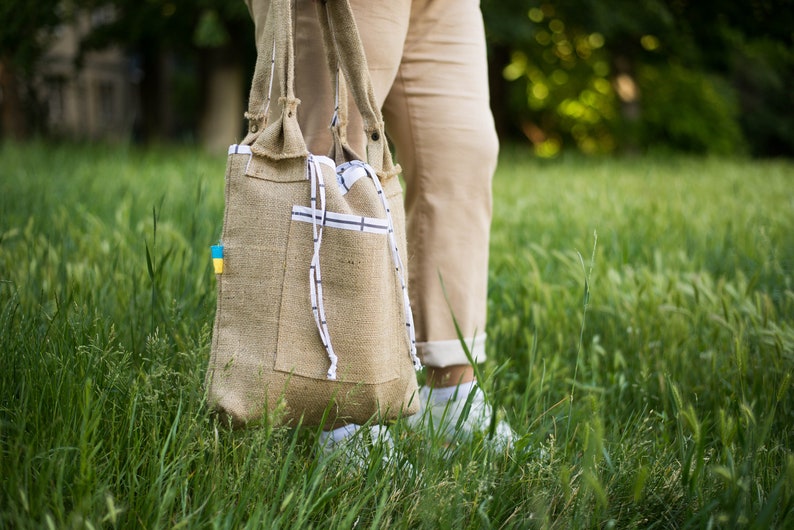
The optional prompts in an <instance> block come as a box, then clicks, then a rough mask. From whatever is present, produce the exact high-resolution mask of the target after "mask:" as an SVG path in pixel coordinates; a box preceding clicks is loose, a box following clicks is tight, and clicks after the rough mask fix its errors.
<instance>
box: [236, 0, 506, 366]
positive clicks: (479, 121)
mask: <svg viewBox="0 0 794 530" xmlns="http://www.w3.org/2000/svg"><path fill="white" fill-rule="evenodd" d="M330 1H334V0H330ZM246 2H247V3H248V5H249V9H250V10H251V13H252V16H253V18H254V21H255V23H256V29H257V37H258V36H259V32H260V31H262V29H263V28H264V20H265V18H266V15H267V9H268V3H269V0H246ZM293 5H294V13H295V94H296V96H297V97H298V98H300V99H301V106H300V107H299V110H298V113H299V114H298V117H299V122H300V125H301V128H302V130H303V133H304V136H305V137H306V140H307V142H308V147H309V149H310V150H311V151H312V152H314V153H320V154H325V153H326V152H327V151H328V149H329V147H330V143H331V135H330V132H329V124H330V121H331V117H332V115H333V108H334V101H333V100H334V91H333V85H332V83H331V79H330V77H331V76H330V74H329V71H328V67H327V66H326V61H325V54H324V51H323V49H322V48H323V46H322V37H321V33H320V27H319V24H318V22H317V18H316V11H315V6H314V1H312V0H294V1H293ZM351 5H352V8H353V12H354V16H355V18H356V23H357V25H358V27H359V31H360V33H361V39H362V41H363V44H364V50H365V54H366V57H367V63H368V66H369V70H370V75H371V77H372V82H373V87H374V91H375V95H376V97H377V99H378V103H379V104H380V105H381V108H382V110H383V116H384V121H385V123H386V131H387V134H388V136H389V139H390V140H391V142H392V143H393V145H394V148H395V157H396V160H397V162H398V163H399V164H400V165H401V166H402V168H403V178H404V179H405V185H406V187H405V192H406V193H405V210H406V227H407V235H408V254H409V256H408V260H407V262H408V271H409V291H410V297H411V303H412V306H413V310H414V319H415V323H416V331H417V340H418V341H419V344H418V347H419V353H420V355H421V357H422V360H423V362H424V363H425V364H427V365H428V366H432V367H439V368H443V367H446V366H452V365H462V364H468V360H467V358H466V356H465V354H464V350H463V348H462V346H461V345H460V342H459V341H458V339H457V333H456V330H455V326H454V323H453V319H452V315H453V314H454V316H455V319H457V322H458V325H459V326H460V328H461V331H462V333H463V336H464V337H465V339H466V342H467V344H468V345H469V347H470V348H471V352H472V354H473V355H474V357H475V359H476V360H477V361H478V362H482V361H483V360H484V359H485V317H486V302H487V279H488V242H489V232H490V224H491V179H492V176H493V172H494V169H495V166H496V157H497V152H498V148H499V146H498V140H497V137H496V132H495V129H494V124H493V117H492V115H491V111H490V106H489V93H488V78H487V63H486V51H485V35H484V30H483V23H482V14H481V13H480V6H479V1H478V0H388V1H385V0H351ZM275 86H278V84H276V85H275ZM272 107H275V105H273V106H272ZM272 107H271V112H273V111H274V110H275V111H276V112H279V109H277V108H276V109H273V108H272ZM349 107H350V109H351V112H350V114H351V115H350V124H349V126H348V131H349V132H348V136H349V138H350V140H351V142H350V143H351V146H352V147H353V148H354V149H355V150H356V152H358V153H363V152H364V151H365V150H364V149H363V145H364V136H363V127H362V124H361V118H360V116H358V115H357V113H356V112H355V107H354V106H353V104H352V101H351V103H350V105H349ZM356 131H357V132H356ZM442 284H443V287H442ZM445 293H446V294H445Z"/></svg>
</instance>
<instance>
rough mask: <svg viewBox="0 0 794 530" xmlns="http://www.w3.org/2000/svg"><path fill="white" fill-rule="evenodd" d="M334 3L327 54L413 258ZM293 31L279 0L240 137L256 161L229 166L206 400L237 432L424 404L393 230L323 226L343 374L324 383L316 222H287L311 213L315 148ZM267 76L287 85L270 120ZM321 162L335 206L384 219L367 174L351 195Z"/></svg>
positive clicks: (385, 156)
mask: <svg viewBox="0 0 794 530" xmlns="http://www.w3.org/2000/svg"><path fill="white" fill-rule="evenodd" d="M329 6H333V7H329V8H326V7H322V8H320V10H319V13H320V16H323V17H327V18H328V20H330V24H329V23H328V22H326V24H327V25H326V27H325V30H326V31H325V32H324V40H325V42H326V45H327V46H328V47H329V58H330V57H334V58H337V60H338V61H339V66H340V69H341V70H342V71H343V73H344V75H345V78H346V79H347V83H348V85H349V86H350V90H351V93H352V94H354V97H355V101H356V104H357V106H358V107H359V110H360V111H361V112H362V114H364V115H366V118H365V123H366V124H367V129H368V134H369V135H370V136H371V138H370V143H369V145H368V146H367V153H368V158H369V160H368V162H369V163H370V164H371V165H372V167H373V168H374V169H375V170H376V171H377V173H378V175H379V176H380V177H381V183H382V186H383V190H384V192H385V195H386V197H387V199H388V202H389V204H390V209H391V217H392V222H393V226H394V231H395V234H396V236H397V238H396V240H397V247H398V249H399V253H400V255H401V256H406V245H405V228H404V227H405V219H404V212H403V205H402V204H403V203H402V191H401V188H400V184H399V181H398V179H397V178H396V177H395V175H396V172H397V169H396V168H395V167H394V165H393V163H392V162H391V156H390V154H389V151H388V146H387V144H386V139H385V135H384V134H383V123H382V119H381V117H380V113H379V111H378V110H377V108H373V105H372V101H374V99H371V100H370V99H368V98H369V97H370V96H371V87H370V86H369V85H368V77H367V76H366V72H367V70H366V62H365V61H364V60H363V52H362V51H361V49H360V47H361V45H360V41H358V33H357V30H356V28H355V27H354V26H353V27H352V28H351V26H350V21H352V17H349V18H347V17H348V16H349V14H350V13H349V5H347V2H346V1H345V2H337V1H334V2H330V3H329ZM339 6H341V7H339ZM326 9H327V11H326ZM334 10H336V11H337V12H334ZM337 20H338V21H344V30H343V31H344V32H345V34H346V37H345V38H342V39H339V40H340V41H341V42H336V40H335V39H331V38H330V34H331V32H332V31H333V32H334V33H337V32H338V31H339V28H340V27H341V22H340V25H337V24H336V23H335V21H337ZM291 28H292V24H291V22H290V7H289V0H274V1H273V2H272V3H271V7H270V12H269V15H268V23H267V27H266V30H265V31H264V33H263V37H262V39H261V41H260V42H259V43H258V53H259V60H258V61H257V67H256V72H255V74H254V81H253V83H252V89H251V98H250V102H249V112H248V116H249V134H248V136H247V137H246V139H245V140H244V141H243V142H242V145H245V146H249V147H250V154H249V153H247V152H243V153H234V152H231V151H230V154H229V158H228V161H227V168H226V189H225V200H226V203H225V212H224V219H223V231H222V236H221V242H222V245H223V260H224V265H223V272H222V273H221V274H218V275H217V276H216V279H217V293H218V301H217V310H216V316H215V325H214V330H213V340H212V350H211V355H210V361H209V366H208V370H207V377H206V384H207V387H208V397H209V402H210V405H211V406H212V407H213V408H214V409H215V410H217V411H218V412H220V413H221V414H223V415H225V416H227V417H229V418H230V419H231V421H232V422H233V423H234V424H235V425H244V424H250V423H252V422H258V421H260V420H262V419H264V418H265V417H266V416H267V415H269V419H270V420H276V421H279V422H288V423H293V424H295V423H297V422H299V421H300V422H301V423H302V424H303V425H318V424H324V425H328V426H330V425H332V424H335V423H340V422H353V423H365V422H367V421H369V420H371V419H373V417H374V418H375V419H376V421H388V420H392V419H394V418H396V417H397V416H398V415H409V414H412V413H414V412H416V410H417V409H418V401H417V399H416V397H415V393H416V389H417V386H416V376H415V372H414V364H413V363H412V359H411V355H410V351H411V350H410V348H411V344H410V342H411V341H410V338H409V336H408V334H407V333H406V318H405V304H404V301H403V294H402V288H401V283H400V279H399V276H398V274H397V273H396V271H395V264H394V261H393V254H392V251H391V246H390V240H389V237H388V236H387V235H386V234H382V233H364V232H359V231H353V230H345V229H338V228H331V227H326V228H325V229H324V231H323V236H322V245H321V247H320V264H321V266H322V293H323V296H322V299H323V302H324V306H325V316H326V320H327V324H328V330H329V332H330V337H331V340H332V343H333V349H334V351H335V352H336V355H337V356H338V365H337V374H336V379H335V380H329V379H328V377H327V372H328V369H329V356H328V354H327V351H326V349H325V348H324V346H323V343H322V341H321V338H320V334H319V333H318V328H317V325H316V323H315V318H314V316H313V312H312V302H311V298H310V284H311V282H310V276H309V268H310V264H311V261H312V255H313V252H314V248H315V247H314V239H313V226H312V223H310V222H300V221H296V220H293V219H292V216H291V212H292V210H293V207H294V206H304V207H310V206H311V204H310V197H311V183H310V181H309V180H307V167H308V165H309V163H308V158H309V154H308V153H307V151H306V146H305V142H304V140H303V137H302V135H301V132H300V128H299V126H298V122H297V111H298V105H299V100H298V99H297V98H296V97H295V94H294V93H293V87H292V34H291V31H292V29H291ZM350 35H352V36H353V37H350ZM351 46H352V47H353V48H355V49H354V50H352V51H351V50H349V48H350V47H351ZM335 49H336V50H338V52H337V54H334V51H333V50H335ZM271 64H274V65H275V66H274V67H273V69H271ZM331 67H332V68H335V67H336V65H335V64H332V65H331ZM272 71H275V72H276V73H277V74H276V77H277V78H280V80H281V82H280V83H278V85H280V86H275V87H274V91H278V93H277V95H278V98H277V99H276V98H274V99H273V101H272V104H277V105H280V107H281V113H280V118H279V119H276V120H272V122H271V123H267V122H266V118H265V114H266V112H263V110H262V109H263V108H265V107H266V106H267V105H268V103H267V100H268V98H269V93H268V86H269V84H270V79H271V72H272ZM359 85H362V86H359ZM335 137H336V149H335V152H334V153H332V155H336V158H337V159H339V158H341V157H343V156H345V155H347V156H349V155H350V150H349V149H348V148H347V146H346V144H345V142H344V131H335ZM320 166H321V167H322V171H323V178H322V180H323V181H324V182H325V184H326V185H325V193H326V201H327V202H326V207H327V211H328V212H335V213H341V214H349V215H356V216H366V217H371V218H378V219H383V218H384V217H385V216H386V212H385V211H384V207H383V205H382V201H381V199H380V197H379V196H378V192H377V190H376V186H375V185H374V183H373V180H372V179H370V178H361V179H359V180H358V181H356V183H355V184H354V185H353V186H352V187H351V189H350V191H349V192H347V193H346V194H343V192H342V191H341V190H340V188H339V187H338V186H337V185H336V182H337V180H336V173H335V171H334V169H333V168H332V167H330V166H328V165H325V164H321V165H320Z"/></svg>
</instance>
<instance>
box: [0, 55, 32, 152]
mask: <svg viewBox="0 0 794 530" xmlns="http://www.w3.org/2000/svg"><path fill="white" fill-rule="evenodd" d="M19 88H20V86H19V78H18V77H17V75H16V72H15V70H14V67H13V65H12V63H11V60H10V59H9V58H8V57H6V56H3V57H0V137H2V138H12V139H15V140H22V139H24V138H27V137H28V135H29V134H30V127H29V125H28V123H27V120H26V119H25V112H24V110H23V101H22V98H21V97H20V90H19Z"/></svg>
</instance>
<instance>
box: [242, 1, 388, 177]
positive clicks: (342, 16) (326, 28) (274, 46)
mask: <svg viewBox="0 0 794 530" xmlns="http://www.w3.org/2000/svg"><path fill="white" fill-rule="evenodd" d="M317 13H318V18H319V20H320V27H321V29H322V34H323V44H324V47H325V50H326V57H327V63H328V66H329V68H330V69H331V71H332V79H333V76H334V75H335V73H336V71H337V68H339V69H341V71H342V73H343V74H344V77H345V80H346V81H347V87H348V89H349V90H350V93H351V94H352V96H353V101H354V102H355V104H356V107H357V108H358V110H359V112H360V113H361V116H362V118H363V120H364V129H365V133H366V135H367V162H368V163H369V164H370V165H371V166H372V167H373V168H374V169H375V170H376V171H377V173H378V175H379V176H380V177H381V178H382V179H385V178H389V177H392V176H395V175H396V174H397V173H399V168H398V167H395V165H394V162H393V161H392V158H391V151H390V150H389V146H388V142H387V140H386V135H385V132H384V130H385V129H384V124H383V117H382V115H381V112H380V108H379V106H378V104H377V99H376V98H375V92H374V90H373V88H372V81H371V80H370V77H369V69H368V67H367V61H366V57H365V55H364V48H363V46H362V44H361V38H360V36H359V32H358V27H357V26H356V23H355V20H354V18H353V12H352V10H351V8H350V3H349V1H348V0H321V1H318V2H317ZM293 39H294V38H293V34H292V6H291V1H290V0H272V2H271V4H270V10H269V11H268V16H267V21H266V25H265V30H264V32H263V33H262V38H261V40H260V42H258V43H257V62H256V69H255V72H254V81H253V82H252V84H251V93H250V97H249V111H248V112H247V113H246V117H247V118H248V119H249V133H248V135H247V136H246V139H245V140H244V141H243V143H244V144H249V145H251V150H252V152H253V153H254V154H255V155H258V156H264V157H267V158H270V159H275V160H278V159H285V158H295V157H301V156H306V155H307V154H308V151H307V149H306V143H305V140H304V138H303V134H302V132H301V130H300V127H299V125H298V122H297V107H298V105H299V104H300V100H299V99H297V98H296V97H295V92H294V51H293V50H294V44H293V42H294V40H293ZM276 72H277V73H278V74H280V76H279V77H280V79H281V83H280V84H281V86H280V87H279V89H280V90H279V94H280V97H279V99H278V102H279V104H280V105H281V106H282V111H281V115H280V116H279V117H278V118H276V119H274V120H273V121H272V122H271V123H268V122H267V112H266V109H267V107H268V105H269V100H270V97H271V94H270V91H271V90H272V83H273V81H272V80H273V77H274V75H275V73H276ZM266 87H267V90H268V92H267V93H266V92H265V89H266ZM342 136H343V137H344V131H342ZM343 141H344V140H343ZM344 142H345V147H346V148H347V145H346V141H344ZM348 149H349V148H348Z"/></svg>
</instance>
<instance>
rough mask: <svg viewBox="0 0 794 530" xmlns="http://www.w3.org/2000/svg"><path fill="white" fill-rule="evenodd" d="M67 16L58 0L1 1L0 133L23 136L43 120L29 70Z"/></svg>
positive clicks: (5, 135)
mask: <svg viewBox="0 0 794 530" xmlns="http://www.w3.org/2000/svg"><path fill="white" fill-rule="evenodd" d="M67 16H68V13H67V12H66V11H65V10H64V9H63V6H62V4H61V2H59V1H58V0H42V1H39V2H25V1H21V0H5V1H4V2H0V21H2V22H0V137H12V138H18V139H20V138H24V137H26V136H28V135H29V134H30V133H31V132H32V131H34V130H36V129H37V128H38V127H39V126H40V125H41V124H42V115H41V111H40V109H39V105H38V103H37V101H36V99H35V96H34V92H33V87H32V85H31V79H32V77H33V76H32V73H33V70H34V69H35V67H36V64H37V62H38V60H39V59H40V58H41V56H42V54H43V53H44V50H45V49H46V47H47V44H48V43H49V39H50V37H51V35H52V32H53V31H54V30H55V28H56V27H57V26H58V24H60V22H61V20H62V19H63V18H66V17H67Z"/></svg>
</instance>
